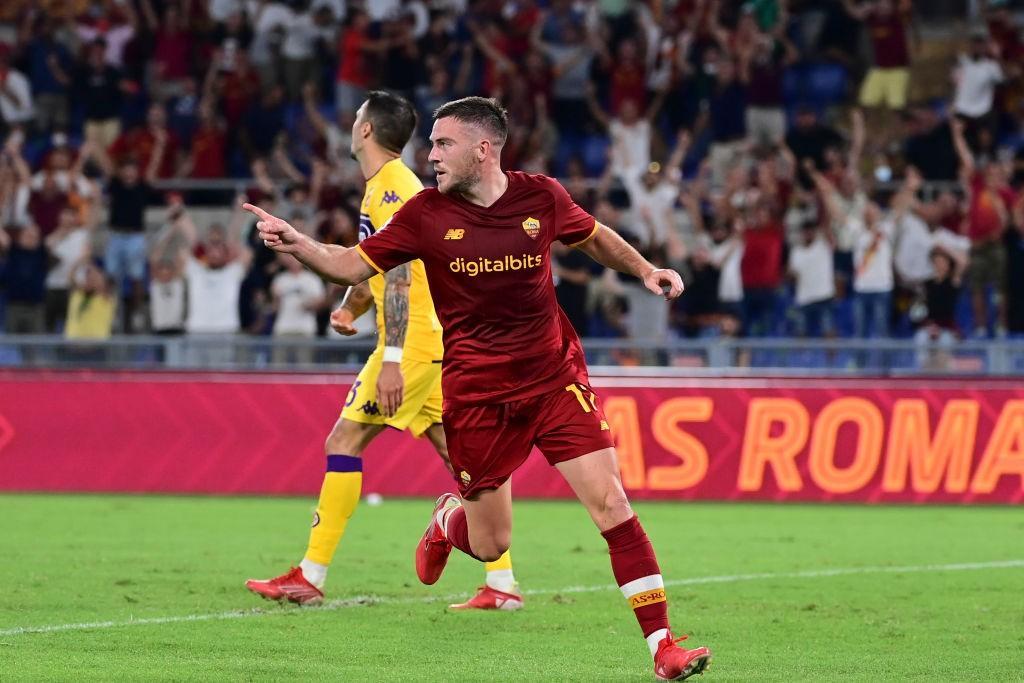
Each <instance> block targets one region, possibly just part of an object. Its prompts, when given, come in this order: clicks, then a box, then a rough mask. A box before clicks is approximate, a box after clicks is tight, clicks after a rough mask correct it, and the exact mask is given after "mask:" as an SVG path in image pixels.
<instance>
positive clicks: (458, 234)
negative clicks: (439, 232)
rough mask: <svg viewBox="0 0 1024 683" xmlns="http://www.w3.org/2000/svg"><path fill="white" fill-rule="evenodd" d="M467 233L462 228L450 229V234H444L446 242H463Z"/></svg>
mask: <svg viewBox="0 0 1024 683" xmlns="http://www.w3.org/2000/svg"><path fill="white" fill-rule="evenodd" d="M465 234H466V231H465V230H463V229H462V228H449V230H448V232H446V233H445V234H444V238H445V239H446V240H461V239H462V237H463V235H465Z"/></svg>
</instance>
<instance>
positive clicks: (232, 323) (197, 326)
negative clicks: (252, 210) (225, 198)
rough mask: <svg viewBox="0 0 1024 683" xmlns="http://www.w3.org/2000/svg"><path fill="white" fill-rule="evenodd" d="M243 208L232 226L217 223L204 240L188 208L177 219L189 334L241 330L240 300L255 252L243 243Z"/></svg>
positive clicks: (186, 325) (234, 217) (223, 332)
mask: <svg viewBox="0 0 1024 683" xmlns="http://www.w3.org/2000/svg"><path fill="white" fill-rule="evenodd" d="M239 212H240V209H238V208H237V207H236V209H235V215H234V216H233V218H232V221H231V225H230V226H229V227H228V228H227V229H225V228H224V226H222V225H220V224H217V223H214V224H212V225H211V226H210V227H209V228H208V229H207V231H206V234H205V235H204V236H203V237H202V239H200V236H199V231H198V229H197V228H196V225H195V223H194V222H193V221H192V218H191V216H189V214H188V212H187V211H182V212H181V213H180V214H179V215H178V216H177V218H176V219H175V220H174V222H173V225H174V227H175V230H176V231H177V232H178V234H179V235H180V236H181V238H182V239H183V241H184V249H185V253H186V256H185V280H186V282H187V286H188V318H187V319H186V321H185V330H186V331H187V332H188V333H189V334H231V333H235V332H238V331H239V330H240V323H239V308H238V299H239V292H240V290H241V286H242V280H243V279H244V277H245V272H246V270H247V269H248V267H249V263H250V262H251V260H252V252H251V251H250V250H249V248H248V247H246V246H244V245H242V244H241V243H240V242H239V239H238V235H239V229H240V227H241V224H240V220H241V216H239Z"/></svg>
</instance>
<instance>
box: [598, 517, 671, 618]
mask: <svg viewBox="0 0 1024 683" xmlns="http://www.w3.org/2000/svg"><path fill="white" fill-rule="evenodd" d="M601 535H602V536H604V539H605V540H606V541H608V554H609V555H611V560H612V573H613V574H615V582H616V583H617V584H619V588H620V589H621V590H622V594H623V596H625V598H626V600H628V601H629V604H630V606H631V607H632V608H633V614H635V615H636V620H637V621H638V622H640V629H641V630H642V631H643V632H644V637H645V638H646V637H647V636H649V635H651V634H652V633H654V632H655V631H658V630H660V629H667V628H668V603H667V602H666V601H665V583H664V581H663V580H662V578H661V570H660V569H659V568H658V558H657V557H655V556H654V548H652V547H651V542H650V540H648V538H647V533H646V532H645V531H644V528H643V527H642V526H640V520H638V519H637V518H636V515H634V516H633V517H631V518H630V519H628V520H626V521H625V522H623V523H622V524H619V525H617V526H613V527H612V528H611V529H608V530H607V531H603V532H601Z"/></svg>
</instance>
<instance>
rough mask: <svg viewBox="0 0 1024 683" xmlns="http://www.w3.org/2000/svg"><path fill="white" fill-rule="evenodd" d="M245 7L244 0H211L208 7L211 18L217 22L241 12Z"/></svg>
mask: <svg viewBox="0 0 1024 683" xmlns="http://www.w3.org/2000/svg"><path fill="white" fill-rule="evenodd" d="M244 9H245V3H244V2H242V0H210V4H209V6H208V7H207V11H208V12H209V13H210V18H211V19H213V20H214V21H216V22H222V21H224V20H226V19H227V18H228V17H230V16H231V15H232V14H234V13H235V12H241V11H243V10H244Z"/></svg>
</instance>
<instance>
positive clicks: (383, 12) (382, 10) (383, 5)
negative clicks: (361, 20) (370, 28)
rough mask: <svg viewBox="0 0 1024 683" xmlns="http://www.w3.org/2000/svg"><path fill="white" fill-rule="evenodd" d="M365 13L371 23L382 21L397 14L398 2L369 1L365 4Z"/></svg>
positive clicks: (392, 0)
mask: <svg viewBox="0 0 1024 683" xmlns="http://www.w3.org/2000/svg"><path fill="white" fill-rule="evenodd" d="M365 7H366V13H367V14H368V15H370V19H371V20H372V21H382V20H384V19H389V18H391V17H394V16H396V15H397V14H398V11H399V10H400V9H401V2H400V1H399V0H369V1H368V2H367V3H366V6H365Z"/></svg>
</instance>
